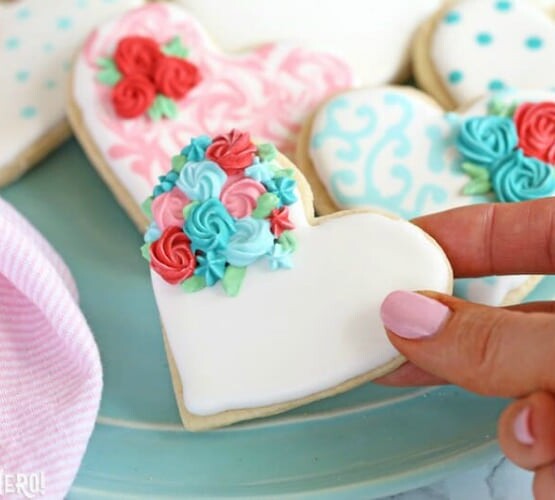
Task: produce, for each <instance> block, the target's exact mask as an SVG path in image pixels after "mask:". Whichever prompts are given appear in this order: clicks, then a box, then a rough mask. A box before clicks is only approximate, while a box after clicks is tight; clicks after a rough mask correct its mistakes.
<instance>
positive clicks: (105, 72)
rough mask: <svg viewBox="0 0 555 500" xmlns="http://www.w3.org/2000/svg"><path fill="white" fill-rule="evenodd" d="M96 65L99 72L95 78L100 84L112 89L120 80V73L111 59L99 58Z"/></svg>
mask: <svg viewBox="0 0 555 500" xmlns="http://www.w3.org/2000/svg"><path fill="white" fill-rule="evenodd" d="M97 64H98V66H99V67H100V71H99V72H98V75H97V76H96V77H97V79H98V81H99V82H100V83H103V84H104V85H109V86H110V87H112V86H113V85H115V84H116V83H118V82H119V81H120V80H121V73H120V72H119V70H118V68H117V66H116V63H115V62H114V60H113V59H110V58H108V57H101V58H100V59H98V60H97Z"/></svg>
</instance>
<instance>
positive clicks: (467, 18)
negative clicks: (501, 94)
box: [414, 0, 555, 109]
mask: <svg viewBox="0 0 555 500" xmlns="http://www.w3.org/2000/svg"><path fill="white" fill-rule="evenodd" d="M414 48H415V51H414V69H415V75H416V78H417V80H418V82H419V84H420V86H421V87H422V88H424V89H425V90H426V91H427V92H428V93H429V94H431V95H432V96H434V97H435V98H436V99H437V100H438V102H439V103H440V104H442V105H443V106H444V107H445V108H446V109H453V108H455V107H457V106H460V105H462V104H466V103H469V102H471V101H473V100H474V99H476V98H478V97H480V96H481V95H483V94H485V93H488V92H491V91H498V90H503V89H507V88H519V89H525V88H531V89H546V90H548V89H553V88H555V69H553V65H552V61H553V60H555V26H554V24H553V19H552V18H551V17H550V16H549V15H548V14H546V13H545V12H544V11H542V10H541V9H539V8H538V7H537V6H536V5H534V4H533V3H531V2H528V1H526V0H458V1H455V2H452V3H450V4H449V5H448V7H446V8H445V9H443V10H441V11H440V12H439V13H438V14H437V15H436V16H435V17H434V18H433V19H431V20H430V21H429V22H428V23H426V24H425V25H424V26H423V27H422V28H421V29H420V31H419V34H418V37H417V40H416V42H415V46H414Z"/></svg>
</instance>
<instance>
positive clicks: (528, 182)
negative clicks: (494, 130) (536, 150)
mask: <svg viewBox="0 0 555 500" xmlns="http://www.w3.org/2000/svg"><path fill="white" fill-rule="evenodd" d="M491 184H492V186H493V190H494V191H495V194H496V195H497V197H498V198H499V200H500V201H504V202H515V201H526V200H535V199H538V198H544V197H546V196H552V195H553V194H555V172H554V170H553V167H552V166H551V165H548V164H547V163H544V162H542V161H540V160H537V159H536V158H530V157H528V156H525V155H524V153H523V152H522V151H521V150H520V149H519V150H516V151H514V152H513V153H511V154H510V155H508V156H506V157H505V158H503V159H501V160H499V162H498V163H497V164H496V165H495V166H494V167H493V171H492V174H491Z"/></svg>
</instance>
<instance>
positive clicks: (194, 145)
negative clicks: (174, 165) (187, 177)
mask: <svg viewBox="0 0 555 500" xmlns="http://www.w3.org/2000/svg"><path fill="white" fill-rule="evenodd" d="M210 144H212V138H211V137H209V136H207V135H199V136H198V137H193V138H192V139H191V142H190V143H189V145H188V146H185V147H184V148H183V149H182V150H181V154H182V155H184V156H185V157H186V158H187V160H189V161H202V160H204V156H205V154H206V150H207V149H208V146H210Z"/></svg>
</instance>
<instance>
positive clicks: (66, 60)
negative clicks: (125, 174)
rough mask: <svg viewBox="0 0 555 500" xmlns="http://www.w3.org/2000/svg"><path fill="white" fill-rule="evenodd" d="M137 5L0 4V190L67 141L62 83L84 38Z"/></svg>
mask: <svg viewBox="0 0 555 500" xmlns="http://www.w3.org/2000/svg"><path fill="white" fill-rule="evenodd" d="M142 3H143V2H142V1H140V0H56V1H55V2H45V1H44V0H21V1H17V0H15V1H10V2H0V26H1V27H2V29H1V30H0V67H1V68H2V71H0V107H1V109H2V113H1V115H0V117H1V118H0V120H1V125H0V127H1V129H2V134H1V135H0V185H1V184H6V183H8V182H9V181H11V180H13V179H15V178H17V177H18V176H19V175H21V174H22V173H23V172H24V171H25V170H27V169H28V168H30V167H31V166H32V165H33V164H34V163H35V162H36V161H38V160H39V159H40V158H41V157H43V156H44V155H45V154H46V153H48V152H49V151H50V150H51V149H53V148H54V147H56V146H57V145H58V144H59V143H60V142H61V141H62V140H64V139H65V138H66V137H67V136H68V135H69V128H68V126H67V125H66V123H65V119H64V101H65V95H66V91H65V87H66V85H65V82H66V80H67V78H68V73H69V69H70V66H71V60H72V57H73V55H74V53H75V51H76V50H77V47H78V46H79V44H80V43H81V42H82V40H83V38H84V37H85V36H86V35H87V33H88V32H89V31H90V30H91V29H92V28H93V27H94V26H95V25H96V24H97V23H98V22H100V21H102V20H104V19H105V18H106V17H109V16H111V15H114V14H116V13H118V12H121V11H122V10H125V9H127V8H130V7H133V6H137V5H140V4H142Z"/></svg>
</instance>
